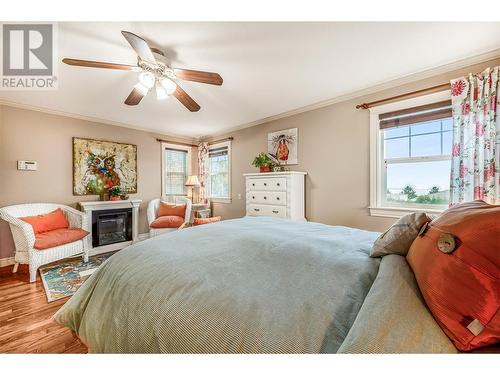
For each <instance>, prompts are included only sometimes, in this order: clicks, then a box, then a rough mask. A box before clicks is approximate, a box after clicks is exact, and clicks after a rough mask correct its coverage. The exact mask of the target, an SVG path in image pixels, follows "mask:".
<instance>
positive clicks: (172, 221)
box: [150, 216, 184, 229]
mask: <svg viewBox="0 0 500 375" xmlns="http://www.w3.org/2000/svg"><path fill="white" fill-rule="evenodd" d="M182 224H184V218H183V217H180V216H159V217H157V218H156V220H155V221H153V222H152V223H151V225H150V227H151V228H156V229H158V228H179V227H180V226H181V225H182Z"/></svg>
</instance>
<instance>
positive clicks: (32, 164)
mask: <svg viewBox="0 0 500 375" xmlns="http://www.w3.org/2000/svg"><path fill="white" fill-rule="evenodd" d="M17 170H19V171H36V170H38V162H36V161H33V160H18V161H17Z"/></svg>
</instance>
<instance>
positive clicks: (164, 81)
mask: <svg viewBox="0 0 500 375" xmlns="http://www.w3.org/2000/svg"><path fill="white" fill-rule="evenodd" d="M160 85H161V86H162V87H163V88H164V89H165V91H166V92H167V94H168V95H172V94H173V93H174V92H175V90H177V85H176V84H175V82H174V81H172V80H171V79H169V78H166V77H163V78H161V79H160Z"/></svg>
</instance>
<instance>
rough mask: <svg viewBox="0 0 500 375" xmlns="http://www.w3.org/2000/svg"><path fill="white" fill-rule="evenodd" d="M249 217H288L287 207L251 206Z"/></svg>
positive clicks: (249, 206)
mask: <svg viewBox="0 0 500 375" xmlns="http://www.w3.org/2000/svg"><path fill="white" fill-rule="evenodd" d="M247 215H250V216H274V217H286V207H284V206H271V205H264V204H249V205H248V212H247Z"/></svg>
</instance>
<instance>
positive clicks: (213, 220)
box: [193, 216, 221, 226]
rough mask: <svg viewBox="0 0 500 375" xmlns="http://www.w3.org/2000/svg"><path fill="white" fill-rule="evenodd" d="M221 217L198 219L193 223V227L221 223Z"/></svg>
mask: <svg viewBox="0 0 500 375" xmlns="http://www.w3.org/2000/svg"><path fill="white" fill-rule="evenodd" d="M220 219H221V217H220V216H215V217H207V218H201V217H199V218H198V217H197V218H195V219H194V221H193V226H196V225H203V224H210V223H216V222H218V221H220Z"/></svg>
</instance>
